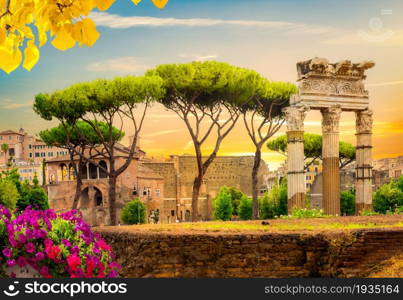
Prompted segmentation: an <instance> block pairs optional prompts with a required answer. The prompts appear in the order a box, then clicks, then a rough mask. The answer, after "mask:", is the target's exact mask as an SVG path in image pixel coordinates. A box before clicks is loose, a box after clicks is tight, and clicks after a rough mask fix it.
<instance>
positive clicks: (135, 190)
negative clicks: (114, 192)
mask: <svg viewBox="0 0 403 300" xmlns="http://www.w3.org/2000/svg"><path fill="white" fill-rule="evenodd" d="M132 195H133V196H137V188H136V187H134V188H133V191H132Z"/></svg>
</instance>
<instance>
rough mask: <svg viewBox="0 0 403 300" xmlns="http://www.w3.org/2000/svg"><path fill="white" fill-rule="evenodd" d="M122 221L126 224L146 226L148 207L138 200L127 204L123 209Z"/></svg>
mask: <svg viewBox="0 0 403 300" xmlns="http://www.w3.org/2000/svg"><path fill="white" fill-rule="evenodd" d="M121 218H122V221H123V222H124V223H126V224H130V225H131V224H144V223H145V222H146V206H145V204H144V203H143V202H141V201H140V200H139V199H138V198H136V199H134V200H132V201H130V202H129V203H127V204H126V205H125V206H124V207H123V209H122V215H121Z"/></svg>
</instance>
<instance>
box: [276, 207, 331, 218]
mask: <svg viewBox="0 0 403 300" xmlns="http://www.w3.org/2000/svg"><path fill="white" fill-rule="evenodd" d="M325 217H327V215H325V213H324V212H323V210H321V209H317V208H311V209H308V208H294V209H293V210H292V212H291V215H289V216H282V217H281V218H284V219H287V218H291V219H302V218H325Z"/></svg>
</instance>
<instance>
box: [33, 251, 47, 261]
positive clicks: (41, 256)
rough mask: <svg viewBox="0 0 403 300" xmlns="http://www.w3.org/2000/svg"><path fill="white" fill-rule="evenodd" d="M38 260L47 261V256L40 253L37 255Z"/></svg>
mask: <svg viewBox="0 0 403 300" xmlns="http://www.w3.org/2000/svg"><path fill="white" fill-rule="evenodd" d="M35 258H36V260H43V259H45V254H44V253H43V252H38V253H36V254H35Z"/></svg>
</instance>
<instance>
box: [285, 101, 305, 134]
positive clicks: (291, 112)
mask: <svg viewBox="0 0 403 300" xmlns="http://www.w3.org/2000/svg"><path fill="white" fill-rule="evenodd" d="M308 111H309V107H308V106H300V107H297V106H289V107H286V108H284V109H283V112H284V114H285V119H286V121H287V131H303V130H304V120H305V117H306V113H307V112H308Z"/></svg>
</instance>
